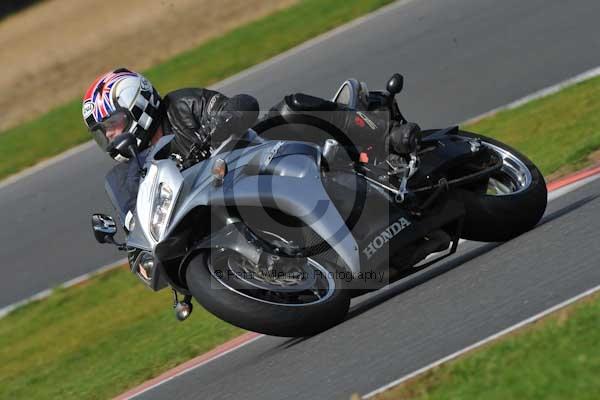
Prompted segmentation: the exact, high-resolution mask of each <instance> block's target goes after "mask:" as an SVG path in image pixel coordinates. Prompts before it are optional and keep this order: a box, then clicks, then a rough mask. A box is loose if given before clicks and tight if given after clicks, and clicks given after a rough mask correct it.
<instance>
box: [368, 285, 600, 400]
mask: <svg viewBox="0 0 600 400" xmlns="http://www.w3.org/2000/svg"><path fill="white" fill-rule="evenodd" d="M599 326H600V295H596V296H594V297H593V298H591V299H586V300H583V301H580V302H579V303H576V304H575V305H572V306H570V307H569V308H567V309H564V310H561V311H559V312H557V313H555V314H553V315H551V316H549V317H546V318H545V319H543V320H542V321H539V322H537V323H535V324H534V325H532V326H530V327H528V328H526V329H524V330H521V331H519V333H517V334H513V335H510V336H508V337H505V338H503V339H500V340H499V341H497V342H495V343H493V344H491V345H488V346H486V347H485V348H483V349H481V350H477V351H474V352H472V353H470V354H468V355H466V356H464V357H462V358H460V359H458V360H456V361H453V362H450V363H448V364H444V365H442V366H440V367H438V368H437V369H434V370H433V371H430V372H429V373H426V374H425V375H422V376H421V377H418V378H416V379H415V380H413V381H410V382H408V383H406V384H404V385H401V386H399V387H397V388H395V389H393V390H391V391H388V392H385V393H383V394H382V395H380V396H377V397H375V399H376V400H392V399H394V400H395V399H404V400H408V399H412V400H417V399H423V400H424V399H427V400H446V399H461V400H469V399H477V400H507V399H527V400H536V399H540V400H552V399H557V400H558V399H577V400H584V399H589V400H596V399H600V346H599V344H600V329H598V327H599Z"/></svg>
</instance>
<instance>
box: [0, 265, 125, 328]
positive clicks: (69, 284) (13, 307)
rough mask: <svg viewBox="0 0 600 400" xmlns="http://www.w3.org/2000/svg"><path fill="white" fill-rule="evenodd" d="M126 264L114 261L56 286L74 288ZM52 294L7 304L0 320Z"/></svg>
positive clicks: (30, 297)
mask: <svg viewBox="0 0 600 400" xmlns="http://www.w3.org/2000/svg"><path fill="white" fill-rule="evenodd" d="M126 262H127V259H126V258H123V259H121V260H118V261H115V262H113V263H110V264H107V265H104V266H102V267H100V268H98V269H96V270H94V271H92V272H88V273H87V274H83V275H80V276H78V277H76V278H73V279H71V280H68V281H66V282H65V283H62V284H60V285H58V287H59V288H63V289H64V288H69V287H72V286H75V285H77V284H79V283H82V282H85V281H87V280H88V279H90V278H92V277H94V276H96V275H99V274H101V273H103V272H106V271H110V270H112V269H115V268H118V267H119V266H121V265H123V264H125V263H126ZM52 292H53V289H46V290H42V291H41V292H38V293H36V294H34V295H33V296H29V297H27V298H25V299H23V300H21V301H17V302H16V303H12V304H9V305H7V306H5V307H2V308H0V319H1V318H4V317H5V316H7V315H8V314H10V313H11V312H12V311H14V310H16V309H17V308H19V307H22V306H24V305H26V304H29V303H31V302H34V301H37V300H43V299H45V298H47V297H49V296H50V295H51V294H52Z"/></svg>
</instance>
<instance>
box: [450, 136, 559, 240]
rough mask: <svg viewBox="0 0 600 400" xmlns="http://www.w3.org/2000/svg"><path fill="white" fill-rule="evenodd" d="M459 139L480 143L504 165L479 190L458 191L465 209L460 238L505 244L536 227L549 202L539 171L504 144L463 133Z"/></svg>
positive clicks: (526, 159)
mask: <svg viewBox="0 0 600 400" xmlns="http://www.w3.org/2000/svg"><path fill="white" fill-rule="evenodd" d="M459 136H462V137H467V138H470V139H477V140H479V141H480V142H481V144H482V145H484V146H486V147H488V149H489V150H490V151H492V152H494V153H496V155H498V156H499V157H501V158H502V162H503V165H502V168H501V169H500V170H499V171H497V172H495V173H493V174H492V176H491V177H490V178H489V180H488V181H487V182H484V185H482V186H479V187H478V190H467V189H460V190H459V194H460V196H461V198H462V200H463V201H464V204H465V209H466V216H465V223H464V226H463V233H462V235H461V236H462V237H463V238H465V239H468V240H476V241H481V242H503V241H507V240H510V239H512V238H514V237H516V236H518V235H520V234H522V233H524V232H527V231H528V230H530V229H532V228H533V227H535V225H537V223H538V222H539V221H540V219H541V218H542V216H543V215H544V212H545V210H546V204H547V201H548V193H547V189H546V182H545V181H544V177H543V176H542V174H541V172H540V171H539V170H538V168H537V167H536V166H535V165H534V164H533V163H532V162H531V161H530V160H529V159H528V158H527V157H525V156H524V155H523V154H521V153H519V152H518V151H516V150H515V149H513V148H512V147H510V146H507V145H506V144H504V143H502V142H499V141H497V140H494V139H491V138H488V137H486V136H482V135H478V134H475V133H469V132H464V131H460V132H459ZM475 187H477V186H475Z"/></svg>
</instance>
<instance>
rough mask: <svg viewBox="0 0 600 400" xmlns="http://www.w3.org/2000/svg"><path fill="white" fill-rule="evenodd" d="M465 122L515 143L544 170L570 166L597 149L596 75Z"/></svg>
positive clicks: (599, 105) (599, 99) (599, 82)
mask: <svg viewBox="0 0 600 400" xmlns="http://www.w3.org/2000/svg"><path fill="white" fill-rule="evenodd" d="M466 128H467V129H469V130H472V131H474V132H478V133H481V134H484V135H487V136H492V137H494V138H497V139H499V140H500V141H503V142H505V143H508V144H510V145H511V146H513V147H515V148H517V149H519V151H521V152H523V153H524V154H526V155H527V157H529V158H530V159H531V161H533V162H534V163H535V164H536V165H537V166H538V167H539V168H540V170H541V171H542V173H544V175H550V174H556V173H557V172H558V173H559V174H564V173H568V172H571V171H573V170H575V169H578V168H581V167H584V166H586V165H587V164H589V163H590V161H591V160H589V158H588V157H589V156H590V154H592V153H593V152H594V151H596V150H598V149H600V77H597V78H593V79H589V80H587V81H584V82H581V83H579V84H577V85H574V86H571V87H569V88H566V89H564V90H562V91H560V92H558V93H556V94H553V95H551V96H548V97H545V98H542V99H538V100H535V101H533V102H531V103H528V104H525V105H523V106H521V107H518V108H516V109H513V110H507V111H502V112H500V113H498V114H496V115H494V116H492V117H489V118H485V119H483V120H481V121H478V122H476V123H474V124H471V125H468V126H466Z"/></svg>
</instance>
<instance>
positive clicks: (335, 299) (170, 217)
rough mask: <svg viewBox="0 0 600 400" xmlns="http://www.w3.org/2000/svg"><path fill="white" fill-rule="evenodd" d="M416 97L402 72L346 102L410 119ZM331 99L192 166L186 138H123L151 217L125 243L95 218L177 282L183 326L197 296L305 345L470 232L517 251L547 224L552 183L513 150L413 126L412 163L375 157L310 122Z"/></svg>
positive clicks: (113, 226)
mask: <svg viewBox="0 0 600 400" xmlns="http://www.w3.org/2000/svg"><path fill="white" fill-rule="evenodd" d="M402 87H403V77H402V76H401V75H400V74H394V76H392V78H391V79H390V80H389V81H388V83H387V87H386V90H383V91H368V90H367V89H366V85H365V84H364V83H362V82H359V81H357V80H354V79H350V80H347V81H346V82H344V83H343V84H342V86H341V87H340V89H339V90H338V92H337V93H336V95H335V96H334V98H333V99H332V101H333V102H334V103H336V104H340V105H342V106H343V107H344V108H345V109H349V110H360V109H362V108H364V109H369V110H374V109H377V110H383V111H385V112H387V113H388V115H389V118H390V121H393V122H395V123H397V124H399V125H402V124H405V123H406V119H405V118H404V116H403V115H402V114H401V112H400V109H399V106H398V103H397V101H396V95H397V94H398V93H400V91H401V90H402ZM318 103H319V101H318V100H316V98H312V97H310V96H306V95H295V96H288V98H286V101H284V102H283V103H282V106H281V107H280V108H279V109H277V110H274V111H275V114H276V115H275V116H274V117H273V118H268V119H266V120H265V121H267V122H265V121H263V122H261V123H259V124H258V125H257V126H255V127H254V128H253V129H250V130H248V131H247V132H246V133H245V134H243V135H242V136H240V137H237V138H229V139H227V140H226V141H225V142H223V143H222V144H221V145H220V146H218V147H217V148H214V149H213V148H210V151H209V152H208V154H207V155H206V157H205V159H203V160H201V161H199V162H197V163H195V164H193V165H191V166H183V165H182V163H181V160H180V159H178V158H177V157H176V156H174V155H171V154H169V151H168V149H169V143H170V141H171V140H172V139H173V136H172V135H171V136H165V137H163V138H161V139H160V140H159V142H158V143H156V144H155V145H154V146H153V147H152V148H151V150H150V152H149V154H147V155H146V157H145V160H141V159H140V157H139V154H138V150H137V148H136V142H135V139H134V138H133V137H132V136H131V135H128V134H123V135H121V136H120V137H119V138H117V139H116V140H115V141H114V142H113V146H114V147H115V149H116V150H117V151H118V152H120V153H121V154H123V155H125V156H128V157H132V158H134V159H136V160H137V162H138V164H139V169H140V173H141V176H142V178H141V182H140V186H139V191H138V196H137V200H136V207H135V211H134V212H130V213H129V214H128V215H127V218H125V221H124V223H123V228H124V229H125V231H126V232H127V237H126V242H124V243H120V242H118V241H117V240H116V239H115V234H116V233H117V223H116V222H115V220H114V219H113V218H112V217H110V216H108V215H103V214H94V215H93V216H92V226H93V231H94V234H95V237H96V239H97V240H98V241H99V242H100V243H111V244H114V245H117V246H119V248H120V249H121V250H124V251H127V255H128V259H129V264H130V267H131V271H132V272H133V273H134V274H135V275H136V276H137V277H138V278H139V279H140V280H141V281H142V282H143V283H144V284H145V285H147V286H148V287H150V288H151V289H153V290H155V291H157V290H160V289H163V288H166V287H170V288H171V289H172V290H173V293H174V307H175V311H176V316H177V318H178V319H180V320H184V319H186V318H187V317H188V316H189V315H190V313H191V312H192V302H191V300H192V298H195V299H196V301H197V302H198V303H199V304H201V305H202V306H203V307H204V308H206V309H207V310H208V311H210V312H211V313H213V314H214V315H216V316H217V317H219V318H221V319H223V320H225V321H228V322H229V323H232V324H234V325H236V326H239V327H241V328H244V329H248V330H251V331H255V332H261V333H264V334H268V335H276V336H288V337H290V336H307V335H313V334H316V333H318V332H320V331H323V330H325V329H328V328H330V327H332V326H334V325H336V324H338V323H340V322H342V321H343V320H344V318H345V316H346V314H347V312H348V310H349V305H350V300H351V298H353V297H356V296H360V295H362V294H364V293H366V292H369V291H373V290H378V289H380V288H382V287H384V286H386V285H388V284H389V283H391V282H394V281H395V280H397V279H400V278H402V277H405V276H407V275H410V274H412V273H415V272H417V271H420V270H422V269H423V268H427V267H429V266H430V265H432V264H434V263H436V262H439V261H440V260H442V259H444V258H445V257H448V256H450V255H451V254H453V253H455V252H456V250H457V246H458V241H459V239H461V238H464V239H469V240H476V241H484V242H500V241H507V240H510V239H512V238H514V237H516V236H518V235H520V234H522V233H524V232H526V231H528V230H530V229H532V228H533V227H534V226H535V225H536V224H537V223H538V221H539V220H540V219H541V217H542V215H543V214H544V211H545V208H546V202H547V192H546V184H545V182H544V178H543V176H542V174H541V173H540V171H539V170H538V169H537V167H536V166H535V165H534V164H533V163H532V162H531V161H529V160H528V159H527V158H526V157H525V156H524V155H522V154H521V153H519V152H518V151H516V150H515V149H513V148H511V147H509V146H507V145H506V144H503V143H501V142H499V141H497V140H494V139H492V138H488V137H485V136H482V135H479V134H476V133H470V132H465V131H462V130H461V129H459V127H457V126H452V127H448V128H445V129H433V130H426V131H422V132H414V131H406V132H404V133H403V135H404V137H402V138H401V139H402V141H403V143H404V144H405V145H406V148H407V151H406V152H405V153H404V154H395V155H393V156H391V157H385V158H383V157H367V156H365V153H364V152H362V149H357V148H356V147H355V146H354V147H353V145H352V143H349V141H348V140H347V139H346V138H345V136H344V133H343V132H340V130H339V129H338V128H337V127H336V126H334V125H333V124H330V123H328V122H326V121H325V122H324V121H323V120H322V119H320V118H318V117H316V116H315V114H314V113H311V112H312V111H314V110H319V109H320V108H321V107H320V105H319V104H318ZM359 115H362V117H364V120H363V122H366V123H369V122H370V121H369V120H368V116H366V115H365V114H359ZM292 126H295V127H296V128H295V129H300V132H302V131H303V130H306V131H307V132H308V131H309V130H311V129H312V128H315V127H318V128H319V130H320V131H321V132H323V131H325V132H327V135H318V134H315V135H310V134H307V135H305V136H302V135H298V132H296V131H294V130H293V129H292ZM298 127H300V128H298ZM369 158H370V159H369ZM108 190H110V188H108ZM113 197H114V196H111V198H113ZM178 293H179V294H181V295H183V296H184V297H183V300H181V301H180V300H179V297H178Z"/></svg>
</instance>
